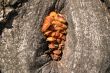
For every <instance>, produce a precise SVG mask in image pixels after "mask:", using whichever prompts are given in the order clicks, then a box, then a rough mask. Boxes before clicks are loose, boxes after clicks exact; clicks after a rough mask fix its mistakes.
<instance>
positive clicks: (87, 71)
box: [0, 0, 110, 73]
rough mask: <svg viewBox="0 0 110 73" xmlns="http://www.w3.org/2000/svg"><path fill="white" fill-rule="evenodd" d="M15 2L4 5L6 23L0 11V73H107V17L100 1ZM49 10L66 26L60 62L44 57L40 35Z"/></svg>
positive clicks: (109, 44) (109, 47)
mask: <svg viewBox="0 0 110 73" xmlns="http://www.w3.org/2000/svg"><path fill="white" fill-rule="evenodd" d="M1 1H2V0H1ZM16 1H17V0H9V2H7V1H6V2H7V7H6V9H5V10H7V11H6V17H7V21H6V23H2V19H3V17H2V15H3V12H2V11H3V10H2V9H3V7H2V6H1V10H0V11H1V15H0V16H1V17H0V19H1V22H0V26H2V27H1V28H0V31H1V37H0V70H1V73H110V14H109V12H108V10H107V7H106V6H105V5H103V4H102V2H101V1H100V0H28V1H24V2H22V0H19V1H18V2H16ZM53 10H55V11H57V12H60V13H62V14H64V15H65V18H66V20H67V22H68V31H67V36H66V42H65V48H64V50H63V55H62V59H61V60H60V61H52V59H51V58H50V56H48V55H47V54H45V51H47V50H48V48H47V43H46V42H45V37H44V36H43V34H42V32H41V31H40V30H41V26H42V23H43V20H44V18H45V16H46V15H48V13H49V12H51V11H53Z"/></svg>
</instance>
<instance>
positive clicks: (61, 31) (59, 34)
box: [41, 11, 67, 60]
mask: <svg viewBox="0 0 110 73" xmlns="http://www.w3.org/2000/svg"><path fill="white" fill-rule="evenodd" d="M66 30H67V22H66V20H65V19H64V16H63V15H62V14H60V13H57V12H54V11H52V12H50V14H49V15H48V16H46V18H45V20H44V23H43V25H42V28H41V31H42V32H43V34H44V35H45V36H46V38H47V39H46V41H48V42H49V43H48V47H49V49H51V50H52V52H51V53H50V55H51V57H52V59H53V60H60V59H61V55H62V49H63V48H64V42H65V40H66V34H67V31H66Z"/></svg>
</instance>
